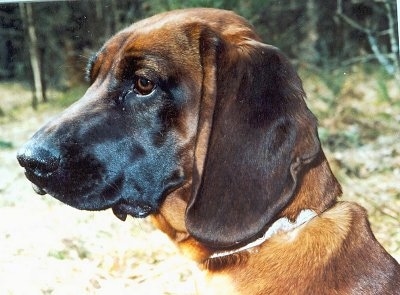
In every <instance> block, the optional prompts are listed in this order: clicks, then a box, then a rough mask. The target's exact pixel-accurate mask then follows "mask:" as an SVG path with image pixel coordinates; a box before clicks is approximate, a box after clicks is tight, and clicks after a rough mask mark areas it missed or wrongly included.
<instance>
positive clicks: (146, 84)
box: [134, 77, 155, 95]
mask: <svg viewBox="0 0 400 295" xmlns="http://www.w3.org/2000/svg"><path fill="white" fill-rule="evenodd" d="M154 86H155V85H154V83H153V82H152V81H150V80H149V79H146V78H144V77H137V78H136V79H135V85H134V87H135V90H136V91H137V92H138V93H139V94H140V95H148V94H150V93H151V92H152V91H153V89H154Z"/></svg>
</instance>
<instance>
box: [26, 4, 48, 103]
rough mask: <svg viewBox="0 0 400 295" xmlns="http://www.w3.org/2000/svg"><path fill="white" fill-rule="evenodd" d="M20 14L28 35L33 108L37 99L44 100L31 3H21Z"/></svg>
mask: <svg viewBox="0 0 400 295" xmlns="http://www.w3.org/2000/svg"><path fill="white" fill-rule="evenodd" d="M20 8H21V15H22V20H23V22H24V23H25V27H26V30H27V31H28V37H29V57H30V62H31V68H32V76H33V86H34V91H33V97H32V106H33V108H35V109H36V108H37V105H38V101H39V100H42V101H46V98H45V95H43V94H44V89H43V85H42V81H43V78H42V72H41V67H40V56H39V50H38V41H37V37H36V30H35V25H34V22H33V11H32V4H31V3H25V4H24V3H21V4H20Z"/></svg>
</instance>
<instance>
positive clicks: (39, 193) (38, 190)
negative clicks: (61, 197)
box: [32, 183, 47, 196]
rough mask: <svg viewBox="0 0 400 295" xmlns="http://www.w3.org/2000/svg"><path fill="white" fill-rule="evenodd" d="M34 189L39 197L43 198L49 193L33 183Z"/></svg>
mask: <svg viewBox="0 0 400 295" xmlns="http://www.w3.org/2000/svg"><path fill="white" fill-rule="evenodd" d="M32 188H33V190H34V191H35V193H37V194H38V195H41V196H43V195H45V194H47V192H46V191H45V190H44V189H43V188H41V187H40V186H38V185H36V184H34V183H32Z"/></svg>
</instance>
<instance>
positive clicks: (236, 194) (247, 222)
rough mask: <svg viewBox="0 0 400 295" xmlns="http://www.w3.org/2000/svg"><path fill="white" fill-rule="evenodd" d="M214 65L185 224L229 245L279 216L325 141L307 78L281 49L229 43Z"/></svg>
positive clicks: (205, 239)
mask: <svg viewBox="0 0 400 295" xmlns="http://www.w3.org/2000/svg"><path fill="white" fill-rule="evenodd" d="M214 67H215V69H214V71H215V73H216V81H217V82H216V86H215V89H214V90H215V91H216V94H215V96H216V102H215V106H214V112H213V117H212V118H211V117H210V116H209V119H210V120H211V119H212V127H211V130H210V133H209V139H208V147H207V152H206V156H205V158H204V165H203V168H202V171H201V175H199V176H198V177H195V178H194V180H193V187H194V190H193V195H192V199H191V200H190V202H189V204H188V207H187V211H186V226H187V229H188V231H189V232H190V234H192V235H193V236H194V237H195V238H196V239H198V240H199V241H201V242H202V243H204V244H206V245H207V246H209V247H211V248H229V247H233V246H237V245H239V244H243V243H245V242H247V241H249V240H251V239H252V238H254V236H257V235H258V234H260V233H261V231H262V230H263V229H264V228H265V227H266V226H267V225H268V224H270V223H271V222H273V221H274V220H275V219H276V217H277V214H278V213H279V212H280V211H281V210H282V209H283V208H284V207H285V206H286V205H287V204H288V203H289V202H290V200H291V198H292V197H293V195H294V194H295V192H296V189H297V186H298V182H299V177H300V175H301V170H302V169H303V167H304V166H305V165H307V164H308V163H310V162H311V161H312V160H313V159H314V158H315V156H316V155H317V154H318V152H319V151H320V143H319V140H318V137H317V131H316V120H315V118H314V116H313V115H312V114H311V112H310V111H309V110H308V108H307V106H306V104H305V102H304V96H305V94H304V91H303V88H302V85H301V81H300V78H299V77H298V75H297V73H296V71H295V70H294V68H293V67H292V66H291V65H290V64H289V61H288V60H287V58H286V57H285V56H284V55H283V54H282V53H281V52H280V51H279V50H278V49H276V48H274V47H272V46H268V45H265V44H262V43H259V42H256V41H248V43H247V44H245V45H243V46H242V48H240V49H237V48H231V49H228V46H225V47H224V48H223V49H222V51H221V52H220V53H219V56H218V57H217V58H216V59H215V65H214ZM208 113H209V112H208Z"/></svg>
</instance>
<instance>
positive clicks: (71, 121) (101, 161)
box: [18, 19, 201, 219]
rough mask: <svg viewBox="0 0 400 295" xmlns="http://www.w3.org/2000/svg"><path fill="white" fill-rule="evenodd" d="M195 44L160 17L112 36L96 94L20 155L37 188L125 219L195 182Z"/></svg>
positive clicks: (97, 71) (100, 62)
mask: <svg viewBox="0 0 400 295" xmlns="http://www.w3.org/2000/svg"><path fill="white" fill-rule="evenodd" d="M159 36H164V37H165V38H166V39H167V40H168V42H167V43H165V42H164V41H162V40H160V38H159ZM190 37H191V36H185V35H184V32H181V31H180V30H179V28H177V27H174V26H172V25H168V24H166V26H164V27H159V22H158V20H157V19H155V20H153V22H149V21H146V25H143V24H140V23H138V24H136V25H134V26H132V27H130V28H128V29H127V30H125V31H123V32H121V33H119V34H117V35H116V36H115V37H113V38H112V39H110V40H109V41H108V42H107V43H106V44H105V45H104V47H103V48H102V49H101V50H100V51H99V52H98V53H97V54H96V55H95V56H94V57H93V58H92V60H91V61H90V63H89V66H88V76H89V79H90V81H91V86H90V88H89V89H88V90H87V92H86V94H85V95H84V96H83V97H82V98H81V99H80V100H79V101H78V102H76V103H75V104H74V105H72V106H71V107H70V108H68V109H67V110H65V111H64V112H63V113H62V114H61V115H60V116H58V117H57V118H55V119H53V120H52V121H50V122H49V123H47V124H46V125H45V126H44V127H42V128H41V129H40V130H39V131H38V132H37V133H36V134H35V135H34V136H33V137H32V139H31V140H30V141H29V142H28V143H27V144H26V145H25V147H24V148H23V149H21V151H20V152H19V155H18V159H19V161H20V163H21V165H22V166H24V167H25V169H26V176H27V178H28V179H29V180H30V181H32V182H33V183H34V184H35V186H36V190H37V191H39V192H42V193H48V194H50V195H52V196H54V197H55V198H57V199H59V200H60V201H62V202H65V203H66V204H69V205H71V206H73V207H76V208H79V209H86V210H101V209H106V208H110V207H112V208H113V210H114V213H116V215H117V216H119V217H120V218H122V219H124V218H125V217H126V214H130V215H132V216H134V217H144V216H147V215H148V214H150V213H152V212H154V211H156V210H157V209H158V207H159V204H160V202H161V200H162V199H163V198H164V197H165V196H166V195H167V194H168V193H169V192H171V191H173V190H174V189H176V188H177V187H179V186H181V185H183V183H184V182H185V181H188V179H189V178H190V173H191V172H190V171H191V169H189V168H191V167H189V166H190V164H189V163H192V158H191V157H192V154H193V143H194V135H195V130H196V120H197V111H196V109H197V108H198V106H197V105H198V102H199V97H200V87H199V84H201V82H199V80H200V79H201V65H200V60H199V52H198V51H196V50H194V49H193V48H192V47H191V46H189V45H190V44H189V43H190V42H192V40H191V39H190ZM181 51H184V52H186V53H190V54H186V55H185V57H180V56H181V54H180V52H181ZM177 57H179V59H177ZM196 69H197V70H196Z"/></svg>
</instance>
